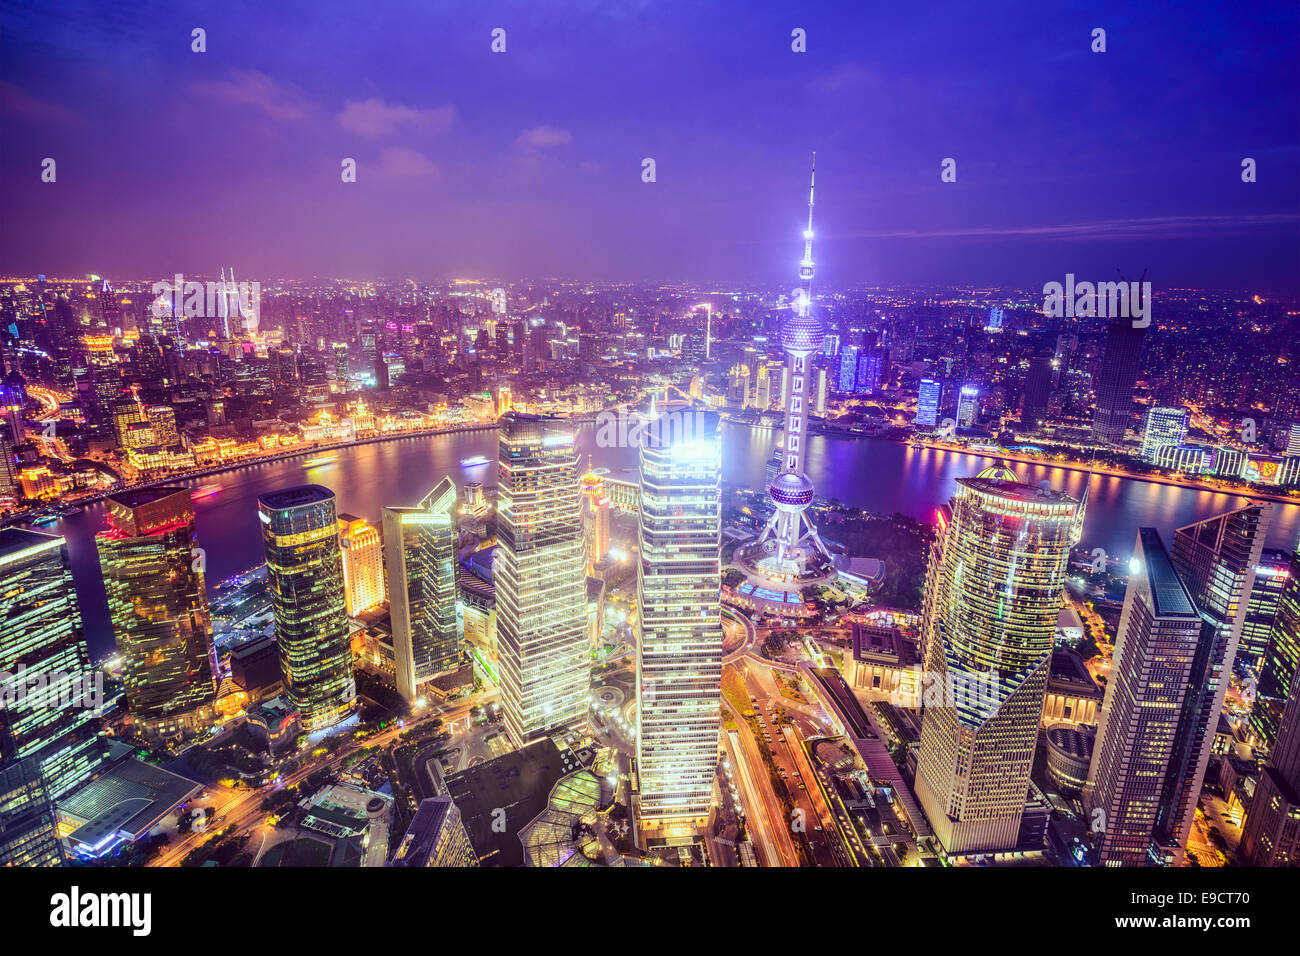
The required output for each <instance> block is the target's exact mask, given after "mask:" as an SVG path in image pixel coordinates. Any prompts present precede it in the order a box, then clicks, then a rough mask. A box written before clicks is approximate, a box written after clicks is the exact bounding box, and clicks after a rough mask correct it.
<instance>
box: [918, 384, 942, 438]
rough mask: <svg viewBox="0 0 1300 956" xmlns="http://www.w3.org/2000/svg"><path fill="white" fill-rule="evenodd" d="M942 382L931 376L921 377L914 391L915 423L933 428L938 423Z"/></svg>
mask: <svg viewBox="0 0 1300 956" xmlns="http://www.w3.org/2000/svg"><path fill="white" fill-rule="evenodd" d="M942 395H943V383H942V382H938V381H935V380H934V379H932V378H923V379H921V384H920V386H919V387H918V388H917V393H916V424H917V425H920V426H928V427H931V428H933V427H934V426H935V425H937V424H939V399H940V397H941V396H942Z"/></svg>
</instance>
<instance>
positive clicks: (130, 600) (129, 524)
mask: <svg viewBox="0 0 1300 956" xmlns="http://www.w3.org/2000/svg"><path fill="white" fill-rule="evenodd" d="M196 542H197V533H196V530H195V526H194V507H193V505H192V504H191V502H190V493H189V491H188V490H187V489H185V488H146V489H141V490H138V491H126V492H122V493H120V494H116V495H112V496H110V497H109V499H108V529H107V530H105V531H101V532H100V533H99V535H98V536H97V537H96V544H97V545H98V547H99V566H100V570H101V572H102V573H103V577H104V590H105V591H106V592H107V596H108V610H109V614H110V616H111V617H112V620H113V636H114V638H115V639H116V641H117V649H118V651H119V652H120V653H121V654H122V657H123V658H124V660H125V664H124V667H123V680H124V683H125V685H126V700H127V706H128V708H129V709H130V711H131V716H132V718H133V719H134V720H135V721H136V722H137V723H138V725H140V726H141V727H142V729H143V731H144V733H145V734H147V735H148V734H155V733H157V734H163V735H167V734H172V733H180V732H182V731H192V730H195V729H197V728H198V726H199V725H200V724H201V723H202V722H204V721H206V720H208V719H210V718H211V716H212V715H211V711H210V709H209V710H207V711H206V712H205V709H207V708H210V707H211V705H212V703H213V701H214V699H215V697H216V677H215V675H216V673H217V670H216V659H215V656H214V653H213V647H212V618H211V615H210V614H209V612H208V594H207V590H206V589H205V587H204V583H203V561H202V552H198V551H196V550H195V548H196Z"/></svg>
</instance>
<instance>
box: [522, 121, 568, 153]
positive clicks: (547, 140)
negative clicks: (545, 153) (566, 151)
mask: <svg viewBox="0 0 1300 956" xmlns="http://www.w3.org/2000/svg"><path fill="white" fill-rule="evenodd" d="M572 142H573V135H572V134H571V133H570V132H569V131H568V130H566V129H559V128H557V127H554V126H534V127H533V128H532V129H526V130H524V131H523V132H522V133H520V134H519V136H518V137H517V138H516V139H515V145H516V146H518V147H520V148H522V149H550V148H551V147H552V146H567V145H568V144H569V143H572Z"/></svg>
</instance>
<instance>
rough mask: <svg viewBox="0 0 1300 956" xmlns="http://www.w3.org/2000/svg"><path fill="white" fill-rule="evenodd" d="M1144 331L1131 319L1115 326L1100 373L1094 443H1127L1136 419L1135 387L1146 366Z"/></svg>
mask: <svg viewBox="0 0 1300 956" xmlns="http://www.w3.org/2000/svg"><path fill="white" fill-rule="evenodd" d="M1144 331H1145V330H1144V329H1142V328H1134V327H1133V322H1132V320H1131V319H1120V320H1118V321H1116V322H1113V323H1111V325H1110V328H1109V329H1108V330H1107V332H1106V344H1105V348H1104V351H1103V353H1102V357H1101V368H1100V370H1099V371H1098V372H1097V384H1096V391H1097V407H1096V410H1095V411H1094V412H1093V416H1092V440H1093V441H1095V442H1100V443H1101V444H1105V445H1118V444H1120V443H1122V442H1123V441H1124V434H1125V432H1127V431H1128V426H1129V422H1130V420H1131V419H1132V408H1133V386H1134V385H1135V384H1137V377H1138V370H1139V368H1140V366H1141V363H1142V338H1143V333H1144Z"/></svg>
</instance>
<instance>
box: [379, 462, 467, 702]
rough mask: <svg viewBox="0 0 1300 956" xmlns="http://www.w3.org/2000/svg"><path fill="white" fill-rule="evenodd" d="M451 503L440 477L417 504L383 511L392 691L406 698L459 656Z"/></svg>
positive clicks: (452, 489)
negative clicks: (394, 688) (393, 669)
mask: <svg viewBox="0 0 1300 956" xmlns="http://www.w3.org/2000/svg"><path fill="white" fill-rule="evenodd" d="M455 507H456V486H455V485H454V484H453V483H452V480H451V479H450V478H443V479H442V481H440V482H438V484H437V485H436V486H435V487H434V489H433V490H432V491H430V492H429V493H428V494H427V495H425V496H424V499H423V500H422V501H421V502H420V504H419V506H418V507H415V508H385V509H384V551H385V553H386V554H387V556H388V561H387V563H388V606H389V610H390V611H391V614H392V622H393V655H394V658H395V663H396V667H397V689H398V691H399V692H400V693H401V694H402V696H403V697H405V698H406V699H407V700H413V699H414V698H415V697H416V695H417V694H418V692H419V686H420V684H422V683H424V682H425V681H427V680H429V679H430V678H433V677H436V676H438V675H439V674H443V673H445V672H447V671H449V670H452V669H453V668H454V667H455V666H456V664H457V662H458V661H459V660H460V634H459V631H458V629H457V626H456V519H455V516H454V514H453V512H454V510H455Z"/></svg>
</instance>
